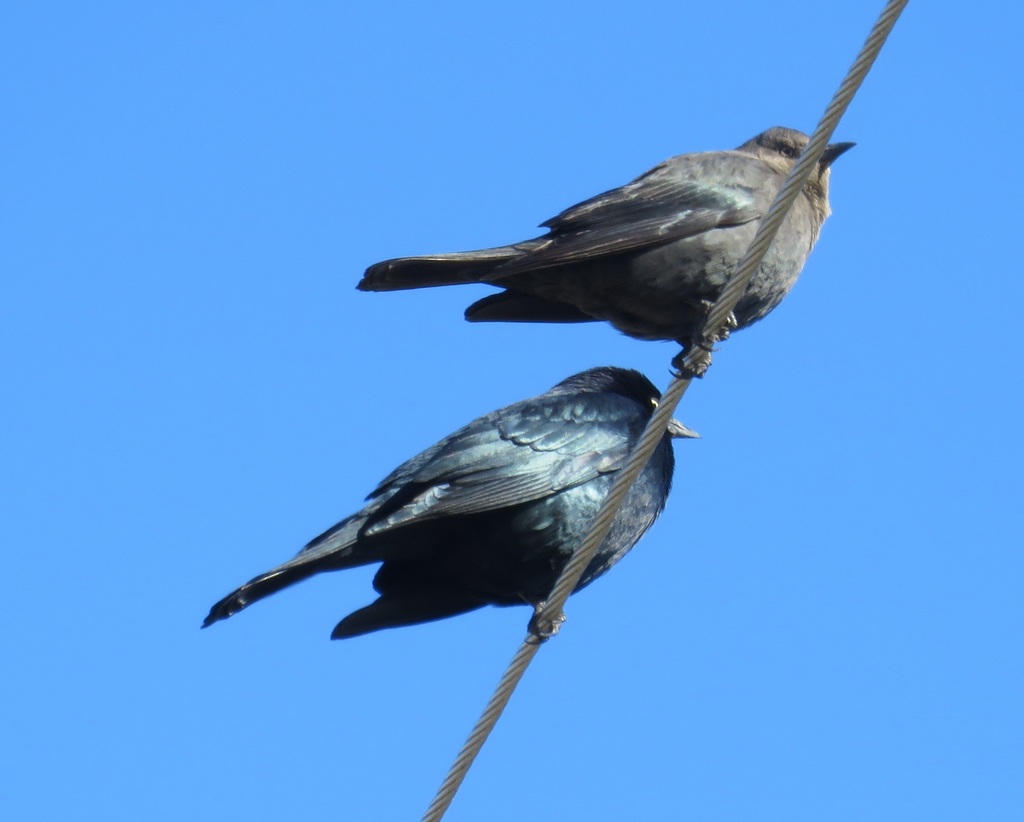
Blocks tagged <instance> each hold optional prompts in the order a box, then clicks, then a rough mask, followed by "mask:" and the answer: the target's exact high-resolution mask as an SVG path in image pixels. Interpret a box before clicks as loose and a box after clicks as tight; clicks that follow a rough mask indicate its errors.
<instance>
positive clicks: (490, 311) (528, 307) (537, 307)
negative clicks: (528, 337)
mask: <svg viewBox="0 0 1024 822" xmlns="http://www.w3.org/2000/svg"><path fill="white" fill-rule="evenodd" d="M466 319H467V320H469V321H470V322H471V323H488V322H506V323H590V322H594V318H593V317H591V316H590V315H589V314H584V313H583V312H582V311H580V309H578V308H577V307H576V306H574V305H571V304H570V303H563V302H559V301H558V300H546V299H544V298H543V297H537V296H535V295H533V294H523V293H522V292H519V291H499V292H498V293H497V294H489V295H488V296H486V297H484V298H483V299H480V300H477V301H476V302H475V303H473V304H472V305H471V306H470V307H469V308H467V309H466Z"/></svg>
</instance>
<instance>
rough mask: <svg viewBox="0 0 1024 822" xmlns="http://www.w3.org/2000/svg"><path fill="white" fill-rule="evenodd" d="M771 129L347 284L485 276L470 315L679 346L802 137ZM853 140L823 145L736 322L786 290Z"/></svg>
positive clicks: (764, 309)
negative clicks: (541, 230)
mask: <svg viewBox="0 0 1024 822" xmlns="http://www.w3.org/2000/svg"><path fill="white" fill-rule="evenodd" d="M807 142H808V137H807V135H806V134H803V133H801V132H799V131H795V130H794V129H790V128H782V127H776V128H770V129H768V130H767V131H765V132H763V133H762V134H759V135H757V136H756V137H754V138H753V139H751V140H748V141H747V142H746V143H744V144H743V145H741V146H740V147H739V148H737V149H736V150H735V151H709V152H704V153H700V154H681V155H679V156H677V157H673V158H671V159H669V160H666V161H665V162H663V163H662V164H661V165H658V166H655V167H654V168H653V169H651V170H650V171H648V172H647V173H646V174H643V175H642V176H640V177H638V178H637V179H635V180H634V181H633V182H631V183H628V184H627V185H625V186H622V187H621V188H616V189H612V190H611V191H606V192H605V193H604V194H599V195H597V196H596V197H593V198H591V199H589V200H585V201H584V202H582V203H580V204H578V205H575V206H573V207H572V208H569V209H567V210H566V211H563V212H562V213H561V214H559V215H558V216H557V217H554V218H552V219H550V220H548V221H547V222H545V223H543V224H542V225H543V226H544V227H546V228H548V229H549V231H548V233H547V234H545V235H544V236H542V237H538V238H536V239H533V240H526V241H524V242H520V243H514V244H512V245H505V246H500V247H498V248H489V249H484V250H482V251H463V252H455V253H451V254H436V255H432V256H425V257H402V258H398V259H394V260H385V261H384V262H381V263H377V264H376V265H372V266H370V267H369V268H368V269H367V270H366V273H365V275H364V276H363V279H362V280H361V281H360V283H359V285H358V288H359V289H360V290H362V291H397V290H403V289H408V288H427V287H430V286H437V285H457V284H460V283H489V284H491V285H495V286H499V287H500V288H502V289H504V290H503V291H501V292H499V293H497V294H492V295H490V296H488V297H484V298H483V299H481V300H478V301H477V302H475V303H473V304H472V305H471V306H470V307H469V308H468V309H467V310H466V319H467V320H469V321H470V322H494V321H504V322H561V323H566V322H591V321H595V320H607V321H608V322H610V323H611V324H612V325H613V326H614V327H615V328H617V329H618V330H619V331H621V332H623V333H624V334H628V335H629V336H631V337H636V338H638V339H642V340H676V341H677V342H678V343H680V344H681V345H682V346H683V348H684V351H685V350H687V349H689V347H690V346H691V345H692V344H693V343H694V342H699V341H697V340H695V339H694V338H695V336H696V334H697V333H698V330H699V329H700V326H701V324H702V323H703V321H704V318H705V317H706V316H707V313H708V310H709V308H710V306H711V304H712V303H713V302H714V300H715V299H716V298H717V297H718V295H719V293H720V291H721V289H722V287H723V286H724V284H725V283H726V281H727V280H728V279H729V277H730V276H731V275H732V273H733V270H734V269H735V267H736V265H737V263H738V262H739V260H740V258H741V256H742V255H743V253H744V252H745V251H746V249H747V246H749V245H750V241H751V240H752V239H753V237H754V233H755V232H756V231H757V227H758V224H759V222H760V219H761V217H762V216H763V215H764V213H765V211H767V209H768V206H769V205H770V204H771V202H772V200H773V198H774V197H775V195H776V193H778V190H779V188H780V187H781V185H782V183H783V181H784V180H785V178H786V175H787V174H789V172H790V170H791V169H792V167H793V164H794V163H795V162H796V159H797V157H799V155H800V153H801V152H802V151H803V149H804V147H805V146H806V145H807ZM853 146H854V143H834V144H831V145H829V146H827V147H826V149H825V152H824V153H823V154H822V156H821V159H820V160H819V161H818V165H817V168H816V169H815V170H814V171H813V172H812V174H811V177H810V179H809V180H808V182H807V184H806V185H805V186H804V188H803V191H802V192H801V193H800V196H798V197H797V199H796V202H795V203H794V205H793V208H792V209H791V211H790V212H789V214H788V216H787V217H786V219H785V221H784V222H783V224H782V227H781V229H780V231H779V233H778V235H777V236H776V238H775V241H774V242H773V243H772V247H771V248H770V249H769V251H768V254H767V256H766V257H765V259H764V261H763V262H762V263H761V266H760V268H759V269H758V270H757V272H755V274H754V277H753V279H752V281H751V283H750V286H749V287H748V288H747V290H746V292H745V294H744V296H743V297H742V298H741V299H740V302H739V304H738V305H737V306H736V309H735V311H734V312H733V313H734V317H733V318H732V319H734V320H735V323H734V327H735V328H744V327H746V326H748V325H750V324H752V323H754V322H756V321H757V320H759V319H761V318H762V317H764V316H766V315H767V314H768V313H769V312H770V311H771V310H772V309H773V308H775V306H777V305H778V304H779V303H780V302H781V301H782V298H783V297H785V296H786V294H787V293H788V292H789V290H790V289H791V288H792V287H793V284H794V283H795V282H796V279H797V277H798V276H799V274H800V271H801V269H802V268H803V266H804V262H805V261H806V260H807V255H808V254H810V252H811V249H812V248H813V247H814V244H815V242H816V241H817V239H818V234H819V232H820V230H821V226H822V223H824V221H825V218H826V217H828V215H829V213H830V211H829V203H828V184H829V167H830V166H831V165H832V163H833V162H834V161H835V159H836V158H837V157H839V156H840V155H841V154H843V153H844V152H846V151H847V150H848V149H850V148H852V147H853Z"/></svg>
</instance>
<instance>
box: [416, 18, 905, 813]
mask: <svg viewBox="0 0 1024 822" xmlns="http://www.w3.org/2000/svg"><path fill="white" fill-rule="evenodd" d="M907 2H908V0H889V2H888V3H887V4H886V6H885V8H884V9H883V10H882V13H881V14H880V15H879V17H878V19H877V21H876V22H875V25H874V27H873V28H872V29H871V33H870V34H869V35H868V38H867V40H866V41H865V43H864V46H863V47H862V48H861V50H860V53H859V54H858V55H857V59H856V60H855V61H854V63H853V65H852V66H851V67H850V70H849V71H848V72H847V74H846V77H845V79H844V80H843V82H842V84H841V85H840V86H839V90H838V91H837V92H836V94H835V96H834V97H833V98H832V102H831V103H829V105H828V107H827V108H826V109H825V113H824V114H823V115H822V118H821V120H820V121H819V122H818V125H817V127H816V128H815V129H814V133H813V134H812V135H811V138H810V140H809V142H808V143H807V147H806V148H805V149H804V151H803V152H802V154H801V155H800V158H799V160H797V162H796V164H795V165H794V166H793V169H792V171H790V173H789V176H788V177H787V178H786V181H785V183H783V185H782V188H781V189H780V190H779V193H778V194H777V195H776V197H775V200H774V201H773V202H772V204H771V206H770V207H769V209H768V211H767V212H765V216H764V218H763V219H762V220H761V224H760V225H759V226H758V230H757V233H756V234H755V236H754V239H753V241H752V242H751V244H750V247H749V248H748V249H747V252H746V254H744V255H743V258H742V259H741V260H740V262H739V264H738V265H737V267H736V271H735V272H734V274H733V275H732V277H731V278H730V280H729V282H728V283H727V284H726V286H725V288H724V289H723V290H722V293H721V294H720V295H719V298H718V299H717V300H716V301H715V304H714V305H713V306H712V308H711V311H710V312H709V313H708V317H707V319H706V321H705V323H704V326H703V328H702V330H701V333H700V334H698V335H697V339H700V338H702V337H703V338H706V339H715V337H716V336H717V333H718V332H719V331H720V330H721V329H723V328H724V327H725V326H726V322H727V318H728V317H729V315H730V314H731V313H732V310H733V309H734V308H735V307H736V304H737V303H738V302H739V300H740V298H741V297H742V296H743V293H744V292H745V291H746V289H747V286H748V285H749V284H750V280H751V279H752V277H753V276H754V272H755V271H756V270H757V268H758V266H759V265H760V264H761V260H762V259H764V256H765V254H766V253H767V252H768V247H769V246H770V245H771V243H772V240H773V239H774V238H775V235H776V234H777V233H778V230H779V227H780V226H781V225H782V221H783V219H784V218H785V216H786V213H787V211H788V210H789V208H790V206H791V205H792V204H793V201H794V200H795V199H796V197H797V195H798V194H799V193H800V191H801V189H802V188H803V186H804V183H806V182H807V179H808V177H809V176H810V174H811V171H812V170H813V168H814V166H815V165H816V164H817V162H818V160H819V159H820V157H821V154H822V152H823V151H824V150H825V146H826V144H827V143H828V141H829V138H830V137H831V136H832V133H833V131H835V128H836V126H837V125H838V123H839V120H840V118H841V117H842V116H843V114H844V113H845V112H846V109H847V108H848V107H849V105H850V102H851V101H852V100H853V97H854V95H855V94H856V92H857V90H858V89H859V88H860V86H861V84H862V83H863V82H864V78H865V77H866V76H867V73H868V71H869V70H870V69H871V66H872V65H873V64H874V62H875V58H877V57H878V54H879V52H880V51H881V50H882V46H883V45H884V44H885V41H886V39H887V38H888V36H889V33H890V32H891V31H892V29H893V26H895V25H896V20H897V19H899V16H900V14H901V13H902V12H903V9H904V8H905V7H906V5H907ZM710 360H711V355H710V353H709V352H708V351H707V350H705V349H703V348H701V347H700V346H697V345H694V346H691V348H690V350H689V351H688V352H687V353H686V356H685V357H684V359H683V363H682V369H681V370H682V373H683V374H686V375H692V374H699V373H703V371H704V369H706V367H707V366H708V364H709V363H710ZM691 382H692V376H683V375H677V376H676V377H675V378H673V380H672V382H671V383H670V384H669V386H668V388H667V389H666V390H665V393H664V394H663V395H662V398H661V401H660V402H659V404H658V407H657V409H655V412H654V414H653V415H652V416H651V419H650V421H649V422H648V423H647V427H646V428H645V429H644V431H643V434H641V435H640V440H639V442H638V443H637V445H636V447H635V448H634V449H633V451H632V453H631V454H630V456H629V459H628V460H627V461H626V465H625V466H624V467H623V468H622V470H621V471H620V472H619V473H618V474H617V476H616V477H615V482H614V483H613V484H612V487H611V490H610V491H609V493H608V497H607V498H606V499H605V501H604V503H603V504H602V506H601V509H600V511H598V514H597V516H596V517H595V518H594V522H593V524H592V525H591V528H590V531H589V532H588V534H587V536H586V538H585V539H584V541H583V544H582V545H581V546H580V548H579V550H577V551H576V552H575V553H574V554H573V556H572V559H571V560H570V561H569V562H568V563H567V564H566V566H565V568H564V569H563V570H562V573H561V575H560V576H559V578H558V581H557V582H556V583H555V587H554V588H553V589H552V591H551V595H550V596H549V597H548V600H547V602H546V604H545V605H544V607H543V608H542V609H540V610H539V611H538V613H536V614H535V615H534V618H533V620H532V621H531V626H533V627H534V631H535V632H534V633H532V634H531V635H529V636H527V638H526V639H525V640H524V641H523V644H522V645H521V646H520V648H519V650H518V651H517V652H516V655H515V656H514V657H513V659H512V662H511V663H510V664H509V667H508V669H507V670H506V671H505V674H504V676H503V677H502V678H501V681H500V682H499V684H498V687H497V689H496V690H495V693H494V695H493V696H492V697H491V699H490V701H489V702H488V704H487V707H486V708H485V710H484V713H483V715H482V716H481V717H480V719H479V720H478V721H477V724H476V726H475V727H474V728H473V731H472V732H471V733H470V736H469V739H467V740H466V743H465V745H463V747H462V750H461V751H459V755H458V756H457V757H456V759H455V762H454V764H453V765H452V767H451V769H450V770H449V772H448V775H447V776H446V777H445V780H444V782H443V783H442V784H441V787H440V789H439V790H438V792H437V795H436V796H435V797H434V801H433V802H432V803H431V804H430V807H429V808H428V809H427V812H426V814H424V816H423V822H439V820H440V819H441V818H442V817H443V816H444V813H445V811H446V810H447V809H448V807H449V805H451V802H452V800H453V799H454V798H455V793H456V791H458V789H459V786H460V785H461V784H462V780H463V779H465V777H466V774H467V773H468V772H469V768H470V766H471V765H472V764H473V760H474V759H475V758H476V755H477V754H478V753H479V751H480V749H481V748H482V747H483V744H484V742H485V741H486V740H487V737H488V736H489V735H490V733H491V731H492V730H493V729H494V726H495V725H496V724H497V722H498V718H499V717H500V716H501V713H502V711H503V710H504V709H505V706H506V705H507V704H508V701H509V698H510V697H511V696H512V692H513V691H514V690H515V687H516V685H517V684H518V683H519V680H520V679H522V677H523V674H525V673H526V668H527V666H528V665H529V664H530V662H531V660H532V659H533V657H534V656H535V655H536V653H537V651H538V650H539V648H540V641H539V640H538V637H537V634H536V631H537V630H539V631H540V632H541V633H542V634H543V633H553V632H554V631H553V629H554V627H555V626H557V624H558V622H559V621H560V620H561V619H562V608H563V607H564V606H565V602H566V600H567V599H568V598H569V595H570V594H571V593H572V591H573V589H574V588H575V587H576V585H577V583H578V582H579V579H580V577H581V576H582V574H583V571H584V569H585V568H586V567H587V565H588V564H589V563H590V560H591V559H592V558H593V556H594V554H595V553H596V552H597V549H598V547H599V546H600V545H601V543H602V542H603V541H604V539H605V537H607V535H608V531H609V530H610V529H611V525H612V522H613V520H614V519H615V517H616V515H617V514H618V512H619V509H620V508H621V507H622V503H623V501H624V500H625V498H626V494H627V493H628V492H629V489H630V487H631V486H632V484H633V482H634V481H635V480H636V478H637V476H639V474H640V472H641V471H642V470H643V468H644V466H645V465H646V464H647V462H648V461H649V460H650V458H651V455H652V454H653V453H654V449H655V448H656V447H657V445H658V442H660V440H661V438H662V437H663V436H664V435H665V429H666V428H667V426H668V422H669V420H670V419H671V417H672V415H673V414H674V413H675V410H676V407H677V406H678V405H679V402H680V400H682V398H683V394H684V393H686V389H687V388H689V386H690V383H691Z"/></svg>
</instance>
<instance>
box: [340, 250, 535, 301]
mask: <svg viewBox="0 0 1024 822" xmlns="http://www.w3.org/2000/svg"><path fill="white" fill-rule="evenodd" d="M535 244H536V241H535V240H530V241H527V242H525V243H516V244H515V245H504V246H500V247H498V248H485V249H483V250H482V251H458V252H455V253H453V254H434V255H431V256H426V257H399V258H397V259H394V260H384V262H381V263H375V264H374V265H371V266H370V267H369V268H368V269H366V273H365V274H363V279H361V280H360V281H359V285H357V286H356V288H358V289H359V290H360V291H402V290H404V289H407V288H430V287H432V286H435V285H462V284H464V283H479V282H486V281H487V278H488V277H489V276H490V275H491V273H492V272H493V271H494V270H495V269H496V268H498V267H499V266H501V265H502V264H504V263H507V262H508V261H509V260H512V259H515V258H516V257H520V256H522V255H523V254H526V253H528V252H529V251H530V249H531V248H532V247H533V246H534V245H535Z"/></svg>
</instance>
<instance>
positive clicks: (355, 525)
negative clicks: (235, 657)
mask: <svg viewBox="0 0 1024 822" xmlns="http://www.w3.org/2000/svg"><path fill="white" fill-rule="evenodd" d="M363 523H364V520H363V519H362V518H361V517H350V518H349V519H347V520H344V521H343V522H339V523H338V524H337V525H335V526H334V527H333V528H331V529H329V530H328V531H325V532H324V533H323V534H321V535H320V536H318V537H317V538H316V539H314V540H312V541H311V542H310V543H309V544H307V545H306V547H305V548H303V549H302V550H301V551H299V553H298V554H297V555H296V556H295V557H293V558H292V559H290V560H288V562H285V563H282V564H281V565H278V566H277V567H276V568H271V569H270V570H269V571H267V572H266V573H263V574H260V575H259V576H258V577H254V578H253V579H250V580H249V581H248V582H247V583H245V585H243V586H242V587H241V588H238V589H237V590H235V591H232V592H231V593H230V594H228V595H227V596H226V597H224V599H222V600H221V601H220V602H218V603H217V604H216V605H214V606H213V607H212V608H211V609H210V613H209V614H207V616H206V619H204V620H203V625H202V627H204V628H208V627H209V626H210V625H212V624H213V623H214V622H219V621H220V620H222V619H227V618H228V617H229V616H233V615H234V614H237V613H238V612H239V611H241V610H242V609H243V608H246V607H248V606H249V605H252V603H254V602H258V601H259V600H261V599H263V598H264V597H268V596H270V595H271V594H276V593H277V592H278V591H280V590H281V589H282V588H287V587H288V586H289V585H294V584H295V583H296V582H302V580H304V579H306V578H307V577H311V576H313V575H314V574H319V573H320V572H321V571H340V570H341V569H343V568H354V567H356V566H357V565H366V564H368V563H370V562H379V561H380V558H379V557H377V558H372V557H365V556H357V555H356V554H355V552H354V550H353V548H354V546H355V544H356V541H357V539H358V535H359V529H360V527H361V526H362V525H363Z"/></svg>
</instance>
